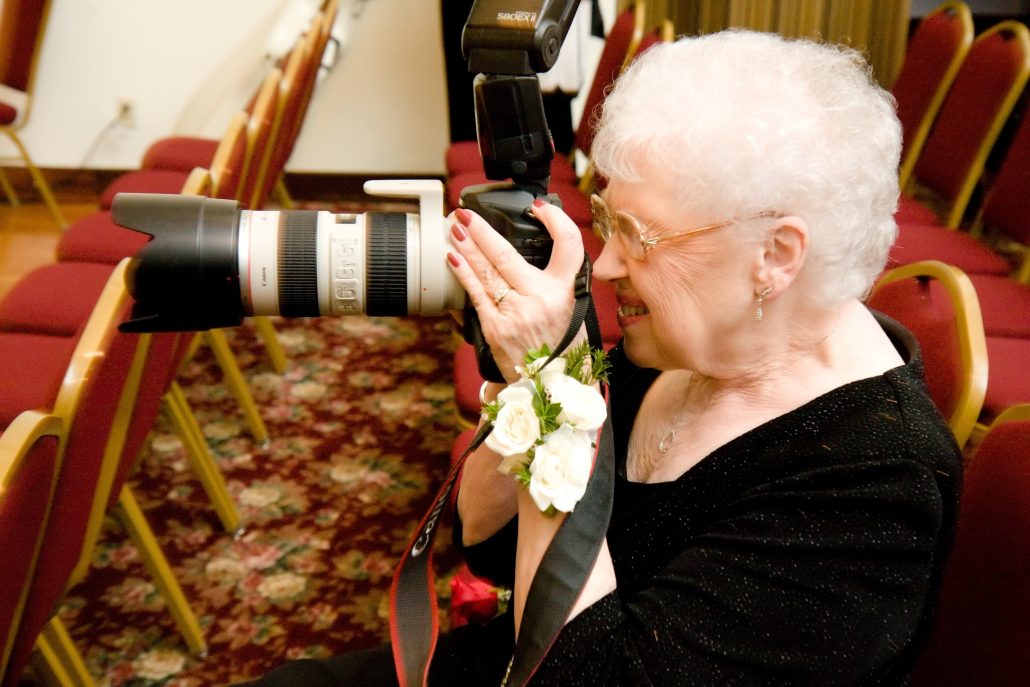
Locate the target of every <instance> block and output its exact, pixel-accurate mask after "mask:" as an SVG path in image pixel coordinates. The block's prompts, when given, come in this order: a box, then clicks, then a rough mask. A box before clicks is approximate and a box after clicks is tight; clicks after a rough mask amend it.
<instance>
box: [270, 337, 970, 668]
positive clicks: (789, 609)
mask: <svg viewBox="0 0 1030 687" xmlns="http://www.w3.org/2000/svg"><path fill="white" fill-rule="evenodd" d="M879 319H880V321H881V325H882V326H883V327H884V329H885V331H886V332H887V333H888V335H889V336H890V337H891V339H892V341H893V342H894V344H895V346H896V348H897V349H898V351H899V353H901V355H902V357H903V359H904V360H906V364H905V365H903V366H901V367H897V368H895V369H892V370H890V371H888V372H887V373H885V374H883V375H881V376H877V377H872V378H869V379H864V380H860V381H857V382H854V383H851V384H847V385H845V386H842V387H840V388H837V389H835V390H833V391H830V392H829V393H827V394H824V395H823V396H820V397H818V398H816V399H814V400H812V401H811V402H809V403H807V404H805V405H804V406H802V407H800V408H798V409H796V410H794V411H792V412H789V413H787V414H785V415H782V416H780V417H778V418H776V419H774V420H771V421H770V422H767V423H766V424H764V425H762V426H760V427H757V428H756V429H754V430H752V431H750V432H748V433H746V434H744V435H742V436H740V437H738V438H737V439H734V440H733V441H731V442H729V443H727V444H726V445H724V446H722V447H721V448H719V449H717V450H716V451H714V452H712V453H711V454H710V455H709V456H707V457H706V458H705V459H704V460H702V461H701V462H700V463H698V464H697V465H695V466H694V467H693V468H691V469H690V470H688V471H687V472H686V473H685V474H684V475H682V476H681V477H680V478H679V479H677V480H675V481H673V482H666V483H660V484H639V483H633V482H629V481H628V480H627V479H626V478H625V470H624V467H625V465H624V463H625V456H626V448H627V442H628V440H629V432H630V428H631V427H632V424H633V420H634V417H635V415H636V411H637V409H638V408H639V406H640V402H641V400H642V399H643V396H644V393H645V392H646V391H647V389H648V388H649V387H650V385H651V383H653V381H654V380H655V378H656V377H657V376H658V373H657V372H656V371H653V370H644V369H640V368H636V367H635V366H633V365H632V363H630V362H629V361H628V360H627V359H626V358H625V356H624V355H623V354H622V352H621V348H618V347H617V348H616V349H614V350H613V352H612V354H611V359H612V363H613V374H612V382H611V397H612V399H613V408H614V409H615V410H613V418H612V419H613V426H614V431H615V437H614V439H615V452H616V455H617V456H619V457H620V460H621V462H622V464H621V465H620V466H619V470H618V471H617V472H618V473H621V474H619V475H618V476H617V478H616V486H615V499H614V507H613V508H614V510H613V515H612V520H611V523H610V526H609V529H608V535H607V536H608V546H609V549H610V551H611V555H612V560H613V563H614V567H615V573H616V577H617V582H618V589H617V590H616V591H614V592H612V593H611V594H609V595H607V596H605V597H604V598H602V599H600V600H599V601H597V602H596V603H594V604H593V605H592V606H590V607H589V608H587V609H586V610H584V611H583V612H582V613H581V614H580V615H579V616H577V617H576V618H574V619H573V620H572V621H570V622H569V623H568V624H567V625H566V626H565V628H564V629H563V630H562V632H561V633H560V635H559V636H558V639H557V641H556V642H555V644H554V646H553V647H552V649H551V651H550V652H549V653H548V655H547V657H546V659H545V660H544V662H543V664H542V665H541V667H540V669H539V670H538V672H537V674H536V676H535V677H534V680H533V684H534V685H537V684H539V685H591V686H596V685H677V686H679V685H740V684H757V685H769V684H783V685H804V684H809V685H897V684H903V683H904V682H905V678H906V676H907V674H908V672H909V670H910V668H911V666H912V663H913V661H914V659H915V656H916V655H917V653H918V650H919V649H920V648H921V646H922V644H923V642H924V640H925V637H926V635H927V633H928V632H929V629H930V625H931V623H932V620H933V616H934V605H935V600H936V594H937V588H938V586H939V582H940V578H941V574H942V570H943V566H944V562H945V560H946V558H947V555H948V553H949V551H950V548H951V543H952V538H953V534H954V527H955V518H956V510H957V502H958V493H959V489H960V484H961V457H960V453H959V450H958V448H957V446H956V445H955V443H954V440H953V439H952V437H951V434H950V432H949V431H948V428H947V426H946V425H945V424H944V422H943V421H942V419H941V417H940V415H939V413H938V412H937V410H936V409H935V407H934V406H933V404H932V403H931V401H930V399H929V397H928V396H927V394H926V391H925V388H924V384H923V382H922V370H921V362H920V358H919V352H918V347H917V346H916V343H915V340H914V339H913V337H912V336H911V335H910V334H909V333H908V332H907V331H905V330H904V329H903V328H902V327H900V326H899V325H897V323H894V322H893V321H891V320H889V319H887V318H883V317H879ZM455 530H456V533H455V538H456V540H458V541H460V536H461V533H460V523H458V524H457V526H456V528H455ZM514 535H515V525H514V523H511V524H509V525H508V526H507V527H506V528H504V529H503V530H501V531H500V532H499V533H498V534H497V535H495V536H494V537H493V538H491V539H490V540H488V541H486V542H483V543H482V544H479V545H477V546H473V547H469V548H467V549H466V554H467V559H468V561H469V564H470V567H472V569H473V571H475V572H477V573H479V574H481V575H485V576H488V577H492V578H493V579H495V580H496V581H499V582H510V581H511V577H512V570H513V561H514V544H515V536H514ZM513 636H514V633H513V629H512V620H511V617H510V614H509V615H507V616H502V617H500V618H497V619H495V620H494V621H492V622H491V623H490V624H488V625H487V626H486V627H482V628H480V627H465V628H460V629H458V630H455V631H453V632H451V633H449V634H448V635H445V636H443V637H441V638H440V642H439V645H438V647H437V652H436V655H435V657H434V660H433V665H432V668H431V673H430V682H431V684H433V685H480V684H483V685H498V684H499V683H500V680H501V677H502V675H503V673H504V668H505V666H506V665H507V663H508V659H509V658H510V656H511V652H512V648H513ZM378 656H379V658H378V659H377V660H376V661H374V662H375V663H376V664H377V665H378V666H379V671H388V670H390V665H391V664H390V663H389V662H388V661H389V653H388V651H385V650H384V651H380V652H379V654H378ZM331 660H332V659H331ZM336 674H337V675H338V676H340V679H343V678H342V675H343V673H336ZM366 677H370V676H366ZM380 677H382V678H383V679H384V680H387V681H386V682H383V683H382V684H387V683H388V680H389V677H388V676H387V675H381V676H380ZM356 680H357V681H354V682H339V683H336V684H366V682H364V681H362V680H363V679H362V678H356ZM281 684H286V683H281ZM368 684H380V683H378V682H374V683H373V682H369V683H368Z"/></svg>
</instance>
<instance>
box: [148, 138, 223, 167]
mask: <svg viewBox="0 0 1030 687" xmlns="http://www.w3.org/2000/svg"><path fill="white" fill-rule="evenodd" d="M218 143H219V141H218V139H210V138H197V137H194V136H169V137H168V138H162V139H160V140H158V141H154V142H153V143H152V144H150V147H149V148H147V151H146V152H145V153H143V164H142V166H141V167H142V169H145V170H158V169H160V170H165V171H177V172H187V173H188V172H192V171H193V169H194V168H195V167H204V168H205V169H210V168H211V161H212V160H213V159H214V157H215V151H216V150H217V149H218Z"/></svg>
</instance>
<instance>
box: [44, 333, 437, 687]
mask: <svg viewBox="0 0 1030 687" xmlns="http://www.w3.org/2000/svg"><path fill="white" fill-rule="evenodd" d="M276 327H277V329H278V332H279V336H280V339H281V341H282V343H283V346H284V348H285V350H286V352H287V354H288V356H289V359H290V363H289V368H288V370H287V372H286V374H284V375H282V376H280V375H277V374H275V373H274V372H272V371H271V368H270V366H269V363H268V360H267V357H266V356H265V353H264V349H263V348H262V346H261V345H260V343H259V342H258V341H257V339H256V338H255V336H254V335H253V333H252V332H251V331H250V329H249V328H247V327H243V328H241V329H239V330H236V331H235V333H234V335H233V342H234V343H233V348H234V350H235V351H236V352H237V356H238V358H239V362H240V364H241V366H242V367H243V369H244V372H245V374H246V376H247V379H248V381H249V383H250V385H251V389H252V390H253V393H254V396H255V398H256V400H257V402H258V404H259V406H260V407H261V410H262V415H263V418H264V420H265V422H266V423H267V425H268V429H269V432H270V434H271V436H272V439H271V444H270V446H268V447H267V448H261V447H259V446H257V445H255V443H254V441H253V440H252V439H251V437H250V435H249V433H248V430H247V427H246V425H245V424H244V423H243V420H242V417H241V415H240V413H239V409H238V406H237V405H236V403H235V401H234V400H233V399H232V397H231V396H229V394H228V390H227V388H226V387H225V386H224V385H223V384H222V383H221V375H220V372H219V370H218V367H217V366H216V365H215V364H214V362H213V359H212V357H211V356H210V354H209V353H208V352H207V350H206V349H204V348H201V349H200V351H199V352H198V354H197V356H196V357H195V358H194V360H193V361H192V362H191V363H189V364H188V365H187V367H186V368H185V369H184V370H183V372H182V374H181V375H180V378H179V379H180V383H182V385H183V387H184V389H185V391H186V394H187V396H188V398H189V401H190V404H191V406H192V407H193V410H194V412H195V414H196V415H197V418H198V420H199V421H200V424H201V426H202V427H203V429H204V432H205V434H206V435H207V438H208V441H209V444H210V445H211V446H212V449H213V450H214V451H215V454H216V456H217V458H218V462H219V464H220V467H221V470H222V472H223V474H224V475H225V478H226V481H227V483H228V485H229V490H230V492H231V493H232V495H233V497H234V498H235V500H236V502H237V504H238V507H239V509H240V512H241V515H242V518H243V521H244V524H245V531H244V533H243V534H242V535H241V536H239V537H238V538H236V539H234V538H233V537H232V536H230V535H229V534H227V533H225V532H224V531H222V529H221V527H220V525H219V522H218V520H217V518H216V517H215V515H214V513H213V511H212V509H211V507H210V503H209V502H208V500H207V498H206V495H205V494H204V492H203V490H202V489H201V487H200V484H199V483H198V482H197V480H196V479H195V477H194V475H193V473H192V472H191V471H190V469H189V467H188V465H187V463H186V460H185V458H184V455H183V451H182V448H181V445H180V443H179V440H178V438H177V437H176V435H175V434H173V433H172V432H171V431H170V429H169V427H168V425H167V424H165V423H164V421H163V420H162V422H161V423H160V424H159V425H158V426H157V427H156V428H155V430H154V432H152V434H151V437H150V440H149V442H148V445H147V447H146V448H145V449H144V451H143V453H142V455H141V456H140V458H139V464H138V467H137V471H136V476H135V478H134V479H133V480H132V487H133V489H134V491H135V494H136V496H137V498H138V499H139V501H140V503H141V505H142V506H143V508H144V510H145V512H146V515H147V519H148V521H149V522H150V524H151V526H152V527H153V529H154V530H155V532H156V533H157V536H158V539H159V541H160V544H161V546H162V548H163V550H164V552H165V554H166V556H167V557H168V558H169V560H170V561H171V563H172V566H173V568H174V569H175V572H176V575H177V577H178V579H179V581H180V583H181V584H182V586H183V588H184V591H185V593H186V596H187V598H188V599H189V601H190V603H191V605H192V607H193V610H194V612H195V613H196V614H197V616H198V618H199V619H200V622H201V625H202V626H203V628H204V632H205V637H206V639H207V643H208V655H207V657H206V658H202V657H196V656H190V655H189V654H188V652H187V649H186V647H185V644H184V643H183V641H182V639H181V637H180V636H179V634H178V632H177V631H176V628H175V625H174V623H173V622H172V619H171V617H170V616H169V614H168V612H167V610H166V609H165V607H164V603H163V601H162V599H161V597H160V596H159V595H158V594H157V592H156V591H155V589H154V586H153V584H152V583H151V581H150V578H149V576H148V574H147V573H146V571H145V570H144V568H143V566H142V565H141V563H140V562H139V559H138V556H137V554H136V551H135V549H134V548H133V547H132V545H131V544H130V543H129V542H128V540H127V538H126V537H125V536H124V535H123V534H122V533H121V532H120V531H119V529H118V527H117V526H116V525H113V524H112V525H111V526H109V527H107V528H106V529H105V534H104V538H103V540H102V542H101V545H100V546H99V547H98V549H97V551H96V553H95V556H94V567H93V569H92V570H91V571H90V574H89V577H88V579H87V580H86V582H85V583H83V584H82V585H80V586H79V587H76V588H75V589H74V590H72V593H71V594H70V595H69V597H68V598H67V600H66V603H65V605H64V608H63V609H62V611H61V618H62V619H63V620H64V621H65V623H66V624H67V625H68V627H69V628H70V630H71V632H72V635H73V638H74V640H75V642H76V644H77V646H78V647H79V649H80V651H81V652H82V653H83V655H84V656H85V657H86V661H87V664H88V667H89V668H90V670H91V672H92V673H93V674H94V676H96V677H97V678H98V684H100V685H111V686H112V687H117V686H119V685H132V686H142V685H169V686H172V687H185V686H187V685H188V686H194V685H223V684H230V683H233V682H236V681H240V680H244V679H246V678H251V677H254V676H257V675H260V674H263V673H264V672H265V671H267V670H268V669H270V668H271V667H274V666H276V665H278V664H280V663H282V662H283V661H285V660H288V659H291V658H298V657H306V656H326V655H330V654H335V653H340V652H343V651H346V650H348V649H357V648H363V647H368V646H372V645H375V644H378V643H381V642H383V641H385V640H386V639H387V637H388V621H387V594H388V588H389V583H390V578H391V575H392V572H393V569H394V566H395V565H396V562H397V557H398V552H399V551H400V549H402V548H403V545H404V543H405V542H406V541H407V538H408V536H409V535H410V533H411V531H412V530H413V528H414V527H415V525H416V524H417V522H418V519H419V518H420V517H421V515H422V514H423V512H424V510H425V509H426V508H427V507H428V503H429V501H430V499H431V497H432V496H433V494H435V492H436V489H437V487H438V485H439V483H440V480H441V479H442V478H443V476H444V474H445V473H446V469H447V464H448V460H449V451H450V444H451V440H452V439H453V438H454V436H455V435H456V434H457V430H456V428H455V425H454V412H455V411H454V393H453V387H452V385H451V352H452V351H453V348H454V345H455V339H454V338H453V331H454V326H453V324H452V322H451V320H450V319H449V318H439V319H400V318H396V319H391V318H382V319H375V318H364V317H352V318H313V319H298V320H279V321H277V322H276ZM437 542H438V543H437V548H438V552H439V553H438V556H437V562H438V565H437V568H438V572H439V573H441V578H442V579H441V582H440V584H439V585H438V587H439V589H440V591H441V592H444V593H445V592H446V590H447V584H446V578H447V577H448V576H449V575H451V574H453V571H454V568H455V564H456V557H455V554H454V552H453V550H451V547H450V532H449V530H445V531H443V532H441V533H440V535H439V537H438V539H437ZM444 604H446V602H444ZM442 611H443V613H442V615H443V617H442V618H441V621H442V622H443V623H444V624H446V605H444V606H443V608H442Z"/></svg>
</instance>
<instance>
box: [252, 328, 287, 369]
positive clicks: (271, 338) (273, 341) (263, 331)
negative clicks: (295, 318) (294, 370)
mask: <svg viewBox="0 0 1030 687" xmlns="http://www.w3.org/2000/svg"><path fill="white" fill-rule="evenodd" d="M252 321H253V323H254V327H255V329H257V333H258V336H260V337H261V340H262V341H263V342H264V344H265V350H267V351H268V357H269V359H270V360H271V361H272V369H273V370H275V373H276V374H277V375H281V374H282V373H284V372H286V351H284V350H283V345H282V344H281V343H279V338H278V337H277V336H276V335H275V325H274V324H272V321H271V320H269V319H268V318H267V317H261V316H258V317H255V318H253V320H252Z"/></svg>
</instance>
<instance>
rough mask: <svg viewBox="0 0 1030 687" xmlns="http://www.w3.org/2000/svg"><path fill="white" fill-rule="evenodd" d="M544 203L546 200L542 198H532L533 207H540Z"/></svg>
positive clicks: (545, 203)
mask: <svg viewBox="0 0 1030 687" xmlns="http://www.w3.org/2000/svg"><path fill="white" fill-rule="evenodd" d="M545 205H547V201H546V200H544V199H543V198H534V199H533V207H535V208H540V207H543V206H545Z"/></svg>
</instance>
